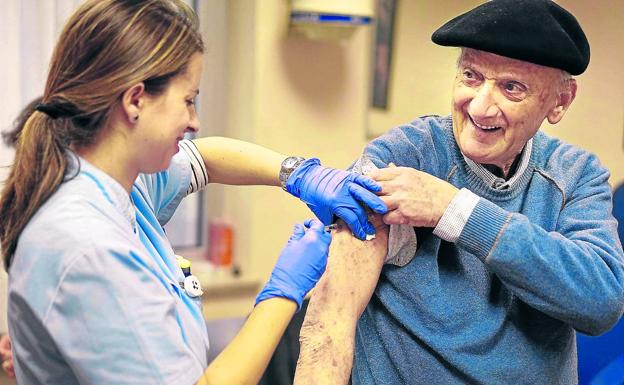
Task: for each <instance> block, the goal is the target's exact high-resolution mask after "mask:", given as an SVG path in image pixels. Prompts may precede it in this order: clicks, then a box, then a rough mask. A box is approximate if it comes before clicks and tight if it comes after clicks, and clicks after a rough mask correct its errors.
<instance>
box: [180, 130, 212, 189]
mask: <svg viewBox="0 0 624 385" xmlns="http://www.w3.org/2000/svg"><path fill="white" fill-rule="evenodd" d="M179 145H180V149H181V150H184V153H185V154H186V156H187V157H188V158H189V160H190V161H191V170H192V171H193V175H192V176H191V184H190V185H189V188H188V190H186V194H187V195H188V194H191V193H194V192H197V191H199V190H201V189H203V188H204V187H206V185H207V184H208V172H207V171H206V164H205V163H204V160H203V158H202V156H201V154H200V153H199V150H198V149H197V146H196V145H195V143H193V141H191V140H181V141H180V143H179Z"/></svg>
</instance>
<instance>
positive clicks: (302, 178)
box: [286, 158, 388, 239]
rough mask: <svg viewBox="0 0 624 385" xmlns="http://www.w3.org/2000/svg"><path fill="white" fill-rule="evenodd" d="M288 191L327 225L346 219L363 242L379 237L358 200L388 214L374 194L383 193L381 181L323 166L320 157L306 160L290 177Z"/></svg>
mask: <svg viewBox="0 0 624 385" xmlns="http://www.w3.org/2000/svg"><path fill="white" fill-rule="evenodd" d="M286 191H288V192H289V193H291V194H292V195H294V196H296V197H297V198H300V199H301V200H302V201H304V202H305V203H306V204H307V205H308V207H309V208H310V210H312V212H313V213H314V214H316V216H317V217H318V218H319V219H320V220H321V221H322V222H323V223H324V224H326V225H329V224H331V223H332V221H333V216H334V215H336V216H338V217H340V218H342V220H343V221H345V223H346V224H347V226H349V228H350V229H351V231H352V232H353V234H354V235H355V236H356V237H358V238H359V239H365V238H366V234H375V228H374V227H373V226H372V225H371V224H370V222H369V221H368V217H367V214H366V211H365V210H364V208H363V207H362V206H361V205H360V203H359V202H358V200H359V201H361V202H362V203H363V204H365V205H366V206H368V207H370V208H371V209H372V210H373V211H375V212H376V213H379V214H385V213H386V212H387V211H388V208H387V207H386V204H385V203H384V202H383V201H382V200H381V199H380V198H379V197H378V196H377V195H375V194H373V192H377V191H381V186H379V185H378V184H377V182H375V181H374V180H372V179H370V178H368V177H366V176H364V175H359V174H356V173H352V172H347V171H343V170H338V169H333V168H327V167H323V166H321V164H320V161H319V160H318V159H317V158H310V159H307V160H305V161H304V162H303V163H301V165H300V166H299V167H297V168H296V169H295V170H294V171H293V172H292V174H290V176H289V177H288V179H287V180H286Z"/></svg>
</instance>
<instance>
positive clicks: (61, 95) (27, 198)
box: [0, 0, 204, 270]
mask: <svg viewBox="0 0 624 385" xmlns="http://www.w3.org/2000/svg"><path fill="white" fill-rule="evenodd" d="M203 49H204V48H203V42H202V38H201V35H200V33H199V29H198V21H197V16H196V15H195V13H194V12H193V10H191V9H190V8H189V7H188V6H187V5H186V4H184V3H183V2H182V1H180V0H89V1H86V2H85V3H83V4H82V5H81V6H80V7H79V8H78V9H77V10H76V11H75V12H74V14H73V15H72V16H71V17H70V18H69V20H68V21H67V23H66V25H65V27H64V29H63V31H62V32H61V35H60V37H59V40H58V43H57V44H56V47H55V49H54V53H53V55H52V61H51V63H50V68H49V73H48V77H47V82H46V85H45V91H44V94H43V97H42V99H41V103H40V104H38V105H36V106H35V105H31V106H29V108H27V109H26V110H25V111H23V112H22V114H21V115H20V117H19V118H18V121H17V124H16V126H15V128H14V130H13V132H12V133H11V135H10V136H9V137H8V138H7V139H8V140H9V141H11V142H12V143H13V144H14V145H15V160H14V163H13V165H12V167H11V171H10V174H9V177H8V179H7V181H6V183H5V186H4V188H3V190H2V195H1V197H0V240H1V250H2V254H3V256H4V263H5V268H6V269H7V270H8V268H9V266H10V264H11V261H12V259H13V255H14V254H15V251H16V248H17V245H18V239H19V236H20V234H21V232H22V231H23V230H24V228H25V227H26V225H27V224H28V222H29V221H30V219H31V218H32V217H33V215H34V214H35V213H36V212H37V210H39V208H40V207H41V206H42V205H43V204H44V203H45V202H46V200H47V199H48V198H49V197H50V196H51V195H52V194H53V193H54V192H55V191H56V190H57V189H58V187H59V186H60V184H61V183H62V182H63V179H64V177H65V173H66V169H67V152H68V149H69V146H88V145H90V144H92V143H93V142H94V141H95V140H96V138H97V136H98V133H99V132H100V131H101V129H102V127H104V126H105V125H106V123H107V120H108V118H109V114H110V112H111V110H112V109H113V107H114V106H115V105H117V104H118V103H120V100H121V95H122V94H123V93H124V92H125V91H126V90H127V89H128V88H130V87H131V86H132V85H134V84H136V83H139V82H143V83H144V85H145V91H146V92H147V93H149V94H152V95H158V94H160V93H162V92H164V91H165V89H166V88H167V86H168V84H169V81H170V80H171V79H172V78H173V77H175V76H176V75H177V74H180V73H183V72H184V71H185V70H186V67H187V65H188V63H189V61H190V59H191V57H192V56H193V55H194V54H195V53H198V52H203Z"/></svg>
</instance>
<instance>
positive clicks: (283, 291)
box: [256, 219, 331, 309]
mask: <svg viewBox="0 0 624 385" xmlns="http://www.w3.org/2000/svg"><path fill="white" fill-rule="evenodd" d="M304 225H305V227H304V226H303V225H301V224H299V223H297V224H296V225H295V229H294V231H293V234H292V235H291V236H290V239H289V240H288V244H287V245H286V247H284V249H283V250H282V253H281V254H280V256H279V259H278V260H277V263H276V264H275V268H273V272H272V273H271V278H270V279H269V281H268V282H267V284H266V285H265V286H264V288H263V289H262V291H261V292H260V294H258V297H256V304H258V303H259V302H261V301H264V300H265V299H269V298H272V297H285V298H289V299H291V300H293V301H295V302H296V303H297V308H298V309H301V303H302V302H303V298H304V297H305V295H306V294H307V293H308V291H310V290H311V289H312V288H313V287H314V285H316V282H318V280H319V279H320V278H321V276H322V275H323V273H324V272H325V266H326V265H327V254H328V253H329V244H330V243H331V234H330V233H329V232H326V231H325V228H324V226H323V223H321V222H320V221H318V220H316V219H308V220H307V221H305V223H304Z"/></svg>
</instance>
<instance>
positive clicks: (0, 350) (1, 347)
mask: <svg viewBox="0 0 624 385" xmlns="http://www.w3.org/2000/svg"><path fill="white" fill-rule="evenodd" d="M0 358H1V359H2V370H4V372H5V373H6V374H7V375H8V376H9V377H10V378H15V368H14V367H13V352H12V351H11V338H9V335H8V334H4V335H3V336H2V337H0Z"/></svg>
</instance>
